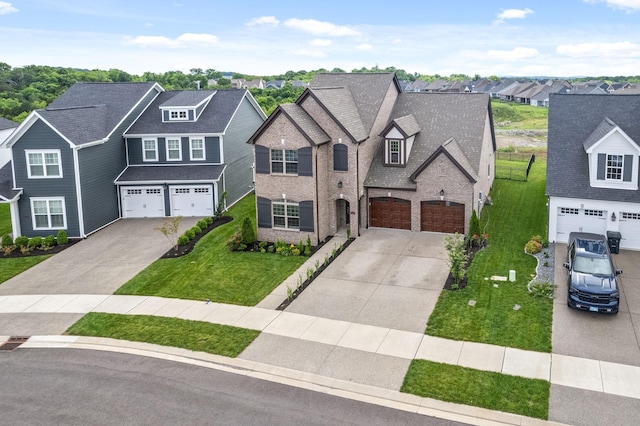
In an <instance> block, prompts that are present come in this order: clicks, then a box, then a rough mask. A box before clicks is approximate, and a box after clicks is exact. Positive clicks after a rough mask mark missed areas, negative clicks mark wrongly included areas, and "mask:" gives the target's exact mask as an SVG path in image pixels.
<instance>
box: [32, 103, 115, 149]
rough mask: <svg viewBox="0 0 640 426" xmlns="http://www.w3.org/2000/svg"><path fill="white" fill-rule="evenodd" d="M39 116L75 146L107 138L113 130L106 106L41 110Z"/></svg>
mask: <svg viewBox="0 0 640 426" xmlns="http://www.w3.org/2000/svg"><path fill="white" fill-rule="evenodd" d="M38 114H40V116H41V117H42V118H44V119H45V120H46V121H47V122H48V123H50V124H51V125H52V126H53V127H55V128H56V129H57V130H58V131H59V132H60V133H62V134H63V135H64V136H65V137H66V138H67V139H69V140H70V141H71V142H72V143H74V144H75V145H82V144H85V143H89V142H95V141H97V140H100V139H103V138H104V137H106V136H107V135H108V134H109V133H110V131H111V130H113V128H109V126H108V125H107V115H108V111H107V107H106V106H105V105H97V106H89V107H76V108H66V109H58V110H48V109H44V110H40V111H38Z"/></svg>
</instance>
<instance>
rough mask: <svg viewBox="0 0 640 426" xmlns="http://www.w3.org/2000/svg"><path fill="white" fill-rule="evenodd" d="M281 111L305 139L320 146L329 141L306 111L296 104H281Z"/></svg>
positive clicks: (327, 136)
mask: <svg viewBox="0 0 640 426" xmlns="http://www.w3.org/2000/svg"><path fill="white" fill-rule="evenodd" d="M281 107H282V108H281V109H282V111H283V112H284V113H285V114H286V115H287V116H289V118H290V119H291V121H292V122H293V123H294V124H295V125H296V127H298V129H299V130H300V131H301V132H302V133H303V134H304V135H305V137H306V138H307V139H308V140H309V141H310V142H313V143H314V144H315V145H320V144H323V143H327V142H330V141H331V138H330V137H329V135H327V134H326V133H325V131H324V130H322V128H321V127H320V126H319V125H318V123H316V122H315V121H314V120H313V118H311V116H310V115H309V114H307V111H305V110H304V109H303V108H302V107H301V106H299V105H297V104H283V105H281Z"/></svg>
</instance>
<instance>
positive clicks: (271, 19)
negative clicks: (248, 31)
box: [245, 16, 280, 27]
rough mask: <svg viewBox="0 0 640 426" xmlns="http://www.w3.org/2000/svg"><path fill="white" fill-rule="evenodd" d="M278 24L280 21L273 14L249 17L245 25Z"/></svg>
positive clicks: (270, 25) (272, 25)
mask: <svg viewBox="0 0 640 426" xmlns="http://www.w3.org/2000/svg"><path fill="white" fill-rule="evenodd" d="M278 24H280V21H279V20H277V19H276V17H275V16H260V17H258V18H253V19H251V20H250V21H249V22H247V23H246V24H245V25H246V26H248V27H255V26H258V25H264V26H269V27H277V26H278Z"/></svg>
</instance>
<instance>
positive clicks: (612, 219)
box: [611, 212, 616, 222]
mask: <svg viewBox="0 0 640 426" xmlns="http://www.w3.org/2000/svg"><path fill="white" fill-rule="evenodd" d="M615 221H616V214H615V212H614V213H611V222H615Z"/></svg>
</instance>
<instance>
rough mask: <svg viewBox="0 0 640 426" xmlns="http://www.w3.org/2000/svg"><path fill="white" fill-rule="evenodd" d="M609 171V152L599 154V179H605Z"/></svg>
mask: <svg viewBox="0 0 640 426" xmlns="http://www.w3.org/2000/svg"><path fill="white" fill-rule="evenodd" d="M606 172H607V154H598V180H604V176H605V174H606Z"/></svg>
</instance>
